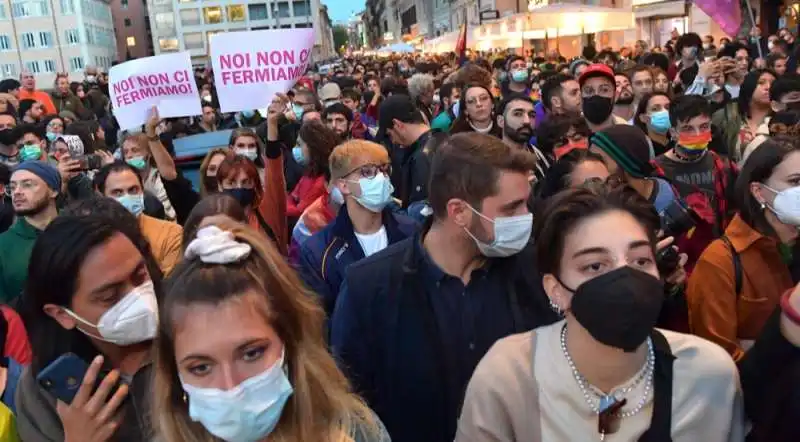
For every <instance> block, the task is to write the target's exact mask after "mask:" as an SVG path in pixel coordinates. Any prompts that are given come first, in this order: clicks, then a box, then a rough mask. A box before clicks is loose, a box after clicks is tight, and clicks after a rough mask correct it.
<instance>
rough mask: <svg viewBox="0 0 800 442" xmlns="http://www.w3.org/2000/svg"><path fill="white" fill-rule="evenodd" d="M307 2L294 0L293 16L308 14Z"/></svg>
mask: <svg viewBox="0 0 800 442" xmlns="http://www.w3.org/2000/svg"><path fill="white" fill-rule="evenodd" d="M307 6H308V3H306V2H305V1H304V0H301V1H297V0H295V1H294V2H292V8H294V16H295V17H306V16H308V15H309V14H308V7H307Z"/></svg>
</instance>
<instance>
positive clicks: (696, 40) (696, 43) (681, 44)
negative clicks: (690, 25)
mask: <svg viewBox="0 0 800 442" xmlns="http://www.w3.org/2000/svg"><path fill="white" fill-rule="evenodd" d="M692 47H694V48H697V49H698V51H699V50H700V48H702V47H703V40H702V39H701V38H700V36H699V35H697V33H696V32H687V33H686V34H683V35H681V36H680V37H678V41H677V42H675V54H677V55H676V58H680V57H681V54H682V53H683V48H692Z"/></svg>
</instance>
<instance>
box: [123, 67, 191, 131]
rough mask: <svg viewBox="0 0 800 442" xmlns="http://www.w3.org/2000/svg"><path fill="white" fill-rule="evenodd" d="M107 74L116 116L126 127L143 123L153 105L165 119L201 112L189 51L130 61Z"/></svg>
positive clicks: (124, 127)
mask: <svg viewBox="0 0 800 442" xmlns="http://www.w3.org/2000/svg"><path fill="white" fill-rule="evenodd" d="M108 75H109V88H108V89H109V92H110V94H111V104H112V106H113V107H114V116H116V117H117V121H119V125H120V127H121V128H123V129H130V128H133V127H136V126H141V125H142V124H144V123H145V122H146V121H147V117H148V115H149V112H150V109H151V108H152V107H153V106H157V107H158V113H159V115H160V116H161V117H162V118H169V117H185V116H190V115H200V114H201V113H202V110H201V109H200V96H199V94H198V92H197V85H196V83H195V79H194V75H193V74H192V63H191V60H190V58H189V53H188V52H180V53H175V54H166V55H157V56H155V57H147V58H140V59H137V60H132V61H128V62H125V63H122V64H118V65H116V66H114V67H112V68H111V70H110V71H109V73H108Z"/></svg>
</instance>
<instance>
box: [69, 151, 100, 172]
mask: <svg viewBox="0 0 800 442" xmlns="http://www.w3.org/2000/svg"><path fill="white" fill-rule="evenodd" d="M75 160H77V161H78V162H79V163H80V167H81V170H97V169H99V168H101V167H103V158H102V157H101V156H100V155H97V154H91V155H81V156H79V157H76V158H75Z"/></svg>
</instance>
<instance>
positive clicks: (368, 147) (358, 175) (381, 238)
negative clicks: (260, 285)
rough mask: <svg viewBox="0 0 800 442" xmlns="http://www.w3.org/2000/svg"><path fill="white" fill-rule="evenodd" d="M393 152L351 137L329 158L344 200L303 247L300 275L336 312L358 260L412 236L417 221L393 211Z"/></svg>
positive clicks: (335, 188) (334, 190)
mask: <svg viewBox="0 0 800 442" xmlns="http://www.w3.org/2000/svg"><path fill="white" fill-rule="evenodd" d="M390 173H391V165H390V163H389V155H388V154H387V152H386V149H384V148H383V147H382V146H381V145H379V144H375V143H371V142H369V141H361V140H353V141H349V142H346V143H344V144H341V145H339V146H337V147H336V148H335V149H334V150H333V153H331V156H330V175H331V177H330V186H329V188H330V194H331V198H332V199H334V200H335V199H337V198H341V199H342V200H343V202H344V205H342V208H341V210H339V214H338V215H337V217H336V219H334V220H333V222H332V223H331V224H329V225H328V226H327V227H325V228H324V229H323V230H321V231H320V232H318V233H316V234H314V235H313V236H312V237H311V238H309V239H308V240H307V241H305V242H304V243H303V245H302V247H301V248H300V275H301V277H302V278H303V280H304V281H305V283H306V285H307V286H308V287H310V288H311V289H312V290H313V291H314V292H316V293H317V295H319V296H320V297H321V298H322V300H323V305H324V306H325V310H326V312H327V313H328V315H332V314H333V308H334V306H335V305H336V298H337V296H338V294H339V288H340V287H341V285H342V281H344V276H345V271H346V270H347V268H348V267H349V266H350V265H351V264H352V263H354V262H356V261H359V260H361V259H363V258H365V257H368V256H371V255H373V254H375V253H377V252H379V251H381V250H383V249H385V248H386V247H388V246H389V245H390V244H394V243H396V242H399V241H401V240H403V239H405V238H407V237H409V236H411V235H412V234H413V233H414V232H416V230H417V224H416V222H414V221H413V220H412V219H411V218H409V217H407V216H405V215H401V214H399V213H396V212H394V210H392V208H391V207H389V205H390V204H391V203H392V202H393V199H392V192H393V191H394V187H393V186H392V183H391V181H390V180H389V174H390Z"/></svg>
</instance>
